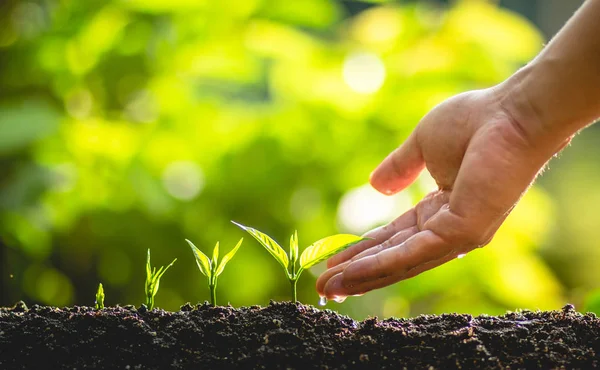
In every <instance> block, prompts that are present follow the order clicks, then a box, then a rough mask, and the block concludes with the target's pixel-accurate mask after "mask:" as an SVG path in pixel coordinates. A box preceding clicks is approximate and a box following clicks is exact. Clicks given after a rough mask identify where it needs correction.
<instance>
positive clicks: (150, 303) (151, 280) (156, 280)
mask: <svg viewBox="0 0 600 370" xmlns="http://www.w3.org/2000/svg"><path fill="white" fill-rule="evenodd" d="M175 261H177V258H175V259H174V260H173V262H171V263H170V264H169V265H168V266H167V267H164V266H161V267H160V268H159V269H158V271H156V267H155V268H152V266H150V249H148V259H147V260H146V306H147V307H148V309H149V310H151V309H153V308H154V296H155V295H156V293H158V285H159V284H160V278H161V277H162V276H163V274H164V273H165V272H167V270H168V269H169V267H171V266H173V264H174V263H175Z"/></svg>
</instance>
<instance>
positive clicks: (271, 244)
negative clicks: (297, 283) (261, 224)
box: [231, 221, 289, 271]
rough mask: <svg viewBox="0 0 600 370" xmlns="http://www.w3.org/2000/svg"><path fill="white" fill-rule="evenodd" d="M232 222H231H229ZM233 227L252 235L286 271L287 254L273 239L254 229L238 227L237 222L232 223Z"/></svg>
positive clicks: (287, 264)
mask: <svg viewBox="0 0 600 370" xmlns="http://www.w3.org/2000/svg"><path fill="white" fill-rule="evenodd" d="M231 222H233V221H231ZM233 223H234V224H235V225H237V226H239V227H241V228H242V229H244V230H246V231H247V232H248V233H249V234H250V235H252V236H253V237H254V239H256V240H258V242H259V243H260V244H262V245H263V247H265V249H266V250H267V251H269V253H271V255H272V256H273V257H274V258H275V259H276V260H277V262H279V263H280V264H281V266H283V268H284V269H285V270H286V271H287V269H288V266H289V259H288V256H287V254H286V253H285V251H284V250H283V248H281V246H279V244H277V242H276V241H275V240H273V239H271V237H270V236H268V235H267V234H265V233H262V232H260V231H258V230H256V229H253V228H251V227H247V226H244V225H240V224H238V223H237V222H233Z"/></svg>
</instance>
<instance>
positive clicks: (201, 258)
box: [185, 239, 212, 277]
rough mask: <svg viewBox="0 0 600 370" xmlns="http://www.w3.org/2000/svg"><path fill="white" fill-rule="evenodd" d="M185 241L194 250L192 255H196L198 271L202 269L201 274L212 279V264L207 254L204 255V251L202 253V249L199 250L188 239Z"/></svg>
mask: <svg viewBox="0 0 600 370" xmlns="http://www.w3.org/2000/svg"><path fill="white" fill-rule="evenodd" d="M185 241H186V242H188V244H189V245H190V247H191V248H192V253H194V257H196V264H197V265H198V269H200V272H201V273H203V274H204V275H205V276H208V277H210V276H211V274H212V270H211V269H210V268H211V262H210V260H209V259H208V257H207V256H206V254H204V253H202V251H200V249H198V248H197V247H196V246H195V245H194V243H192V242H191V241H189V240H188V239H186V240H185Z"/></svg>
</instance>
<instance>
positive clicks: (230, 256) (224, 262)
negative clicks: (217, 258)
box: [216, 238, 244, 276]
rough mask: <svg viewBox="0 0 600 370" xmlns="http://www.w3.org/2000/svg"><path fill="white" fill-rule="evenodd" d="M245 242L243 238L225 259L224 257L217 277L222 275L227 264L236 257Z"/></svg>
mask: <svg viewBox="0 0 600 370" xmlns="http://www.w3.org/2000/svg"><path fill="white" fill-rule="evenodd" d="M243 241H244V238H241V239H240V241H239V242H238V243H237V244H236V246H235V247H234V248H233V249H232V250H231V251H230V252H229V253H227V254H226V255H225V257H223V259H222V260H221V264H220V265H219V267H218V268H217V272H216V275H217V276H219V275H221V273H222V272H223V270H224V269H225V265H226V264H227V262H229V260H231V259H232V258H233V256H235V254H236V252H237V251H238V249H240V247H241V246H242V242H243Z"/></svg>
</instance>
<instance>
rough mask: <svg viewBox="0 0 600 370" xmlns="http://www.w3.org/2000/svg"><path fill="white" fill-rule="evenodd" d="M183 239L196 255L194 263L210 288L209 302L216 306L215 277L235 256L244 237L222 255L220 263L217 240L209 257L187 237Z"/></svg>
mask: <svg viewBox="0 0 600 370" xmlns="http://www.w3.org/2000/svg"><path fill="white" fill-rule="evenodd" d="M185 241H186V242H188V244H189V245H190V247H191V248H192V253H194V257H196V264H197V265H198V269H200V272H201V273H202V274H203V275H204V276H206V277H207V278H208V288H209V289H210V303H211V304H212V305H213V306H216V305H217V278H218V277H219V275H221V273H223V270H224V269H225V265H226V264H227V262H229V260H231V259H232V258H233V256H235V254H236V252H237V251H238V249H240V247H241V246H242V241H244V238H242V239H240V241H239V242H238V243H237V244H236V246H235V247H234V248H233V249H232V250H231V251H230V252H229V253H227V254H226V255H225V257H223V259H222V260H221V263H218V258H219V242H217V244H216V245H215V248H214V249H213V255H212V258H211V259H209V258H208V256H206V255H205V254H204V253H202V252H201V251H200V249H198V248H197V247H196V246H195V245H194V243H192V242H191V241H189V240H187V239H186V240H185Z"/></svg>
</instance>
